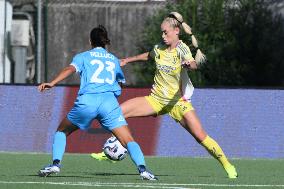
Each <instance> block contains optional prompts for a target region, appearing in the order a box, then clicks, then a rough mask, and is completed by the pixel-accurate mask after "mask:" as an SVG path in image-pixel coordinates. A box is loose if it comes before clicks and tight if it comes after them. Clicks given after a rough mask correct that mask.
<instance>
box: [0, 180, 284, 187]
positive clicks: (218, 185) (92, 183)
mask: <svg viewBox="0 0 284 189" xmlns="http://www.w3.org/2000/svg"><path fill="white" fill-rule="evenodd" d="M0 184H49V185H66V186H97V187H106V186H108V187H114V188H116V187H118V186H119V187H120V188H138V187H140V188H165V189H194V188H188V187H195V186H197V187H200V186H209V187H210V186H211V187H279V188H284V184H283V185H282V184H279V185H277V184H276V185H269V184H206V183H204V184H201V183H196V184H172V183H112V182H109V183H102V182H28V181H27V182H25V181H19V182H13V181H0ZM184 187H186V188H184Z"/></svg>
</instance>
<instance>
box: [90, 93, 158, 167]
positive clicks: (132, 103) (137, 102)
mask: <svg viewBox="0 0 284 189" xmlns="http://www.w3.org/2000/svg"><path fill="white" fill-rule="evenodd" d="M120 107H121V110H122V112H123V115H124V117H125V118H130V117H141V116H149V115H154V114H156V111H155V110H154V109H153V108H152V106H151V104H150V103H149V97H136V98H133V99H129V100H127V101H125V102H123V103H122V104H121V105H120ZM91 157H92V158H94V159H96V160H99V161H105V160H107V161H109V162H114V161H111V160H110V159H108V158H107V156H106V155H105V153H104V152H99V153H92V154H91Z"/></svg>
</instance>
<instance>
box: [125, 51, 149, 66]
mask: <svg viewBox="0 0 284 189" xmlns="http://www.w3.org/2000/svg"><path fill="white" fill-rule="evenodd" d="M148 57H149V52H146V53H143V54H139V55H136V56H132V57H128V58H124V59H121V60H120V66H125V65H126V64H127V63H130V62H136V61H147V60H148Z"/></svg>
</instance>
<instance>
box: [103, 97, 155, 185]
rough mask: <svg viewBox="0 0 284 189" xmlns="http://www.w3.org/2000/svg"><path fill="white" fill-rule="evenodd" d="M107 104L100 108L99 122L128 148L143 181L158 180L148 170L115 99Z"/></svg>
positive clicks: (109, 98)
mask: <svg viewBox="0 0 284 189" xmlns="http://www.w3.org/2000/svg"><path fill="white" fill-rule="evenodd" d="M107 99H108V100H107V102H105V103H103V104H102V105H101V106H100V108H99V114H98V117H99V119H98V120H99V122H100V123H101V125H102V126H103V127H104V128H105V129H107V130H109V131H111V132H112V134H113V135H114V136H115V137H116V138H117V139H118V140H119V141H120V143H121V144H122V145H123V146H124V147H125V148H127V150H128V153H129V155H130V157H131V159H132V161H133V163H134V164H135V165H136V166H137V169H138V171H139V173H140V176H141V178H142V179H147V180H157V178H156V177H155V176H154V175H153V174H152V173H150V172H149V171H148V170H147V169H146V164H145V160H144V155H143V152H142V151H141V148H140V146H139V144H138V143H137V142H135V141H134V139H133V137H132V135H131V132H130V130H129V128H128V127H127V126H126V125H127V122H126V120H125V118H124V116H123V114H122V110H121V108H120V106H119V104H118V102H117V99H116V98H115V97H113V98H111V96H109V97H108V98H107Z"/></svg>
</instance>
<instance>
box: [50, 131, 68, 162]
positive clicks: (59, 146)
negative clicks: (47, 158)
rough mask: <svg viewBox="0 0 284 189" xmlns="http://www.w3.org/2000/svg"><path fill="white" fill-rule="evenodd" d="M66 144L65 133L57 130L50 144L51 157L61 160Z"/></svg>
mask: <svg viewBox="0 0 284 189" xmlns="http://www.w3.org/2000/svg"><path fill="white" fill-rule="evenodd" d="M65 146H66V135H65V133H63V132H60V131H57V132H56V133H55V135H54V140H53V144H52V159H53V160H56V159H58V160H60V161H61V160H62V157H63V154H64V152H65Z"/></svg>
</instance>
